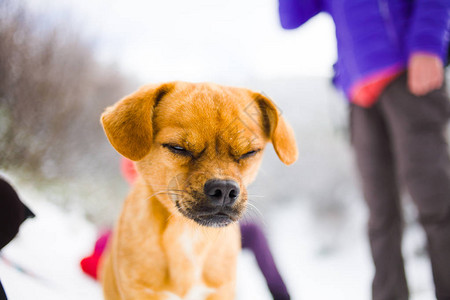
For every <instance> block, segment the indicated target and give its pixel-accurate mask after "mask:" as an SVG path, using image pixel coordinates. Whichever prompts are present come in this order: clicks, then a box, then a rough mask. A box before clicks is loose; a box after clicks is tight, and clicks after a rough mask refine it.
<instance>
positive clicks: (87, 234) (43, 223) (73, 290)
mask: <svg viewBox="0 0 450 300" xmlns="http://www.w3.org/2000/svg"><path fill="white" fill-rule="evenodd" d="M20 195H21V197H22V199H23V200H24V202H26V203H27V205H29V206H30V207H31V208H32V210H33V211H34V212H35V213H36V215H37V217H36V218H35V219H31V220H28V221H26V222H25V223H24V224H23V226H22V228H21V230H20V233H19V235H18V236H17V237H16V238H15V240H13V242H11V243H10V244H9V245H8V246H6V247H5V248H4V250H3V251H2V253H1V254H2V258H1V259H0V279H1V281H2V282H3V285H4V288H5V290H6V293H7V295H8V297H9V299H10V300H26V299H46V300H53V299H58V300H60V299H69V300H70V299H84V300H90V299H92V300H94V299H102V294H101V289H100V286H99V284H98V283H97V282H95V281H94V280H92V279H90V278H88V277H87V276H85V275H84V274H83V273H82V272H81V270H80V268H79V261H80V259H81V258H82V257H83V256H85V255H87V254H89V253H90V251H91V250H92V247H93V245H94V242H95V239H96V235H97V229H96V228H95V226H94V225H93V224H91V223H89V222H88V221H86V220H85V219H84V218H83V217H82V214H81V213H80V212H77V211H71V212H66V211H63V210H61V209H60V208H59V207H57V206H55V205H54V204H50V203H48V202H46V201H43V200H40V199H42V196H39V195H37V194H35V193H26V192H25V193H23V192H21V193H20ZM351 215H352V216H354V217H352V218H351V220H349V221H348V222H347V223H346V227H344V228H341V230H342V231H343V232H344V233H339V232H331V235H330V234H328V235H327V233H326V232H323V233H320V232H321V231H320V230H317V224H318V220H315V219H314V215H313V214H311V212H310V211H309V208H308V205H307V202H305V201H303V202H300V201H299V202H289V203H288V204H285V205H283V206H280V207H279V208H278V209H277V210H273V211H272V212H270V214H269V215H266V216H265V217H266V221H265V223H264V224H265V225H264V226H265V229H266V231H267V234H268V238H269V240H270V243H271V247H272V250H273V252H274V256H275V259H276V261H277V263H278V265H279V267H280V270H281V273H282V275H283V277H284V278H285V280H286V283H287V285H288V288H289V290H290V291H291V295H292V299H294V300H295V299H313V300H316V299H319V300H320V299H334V300H340V299H342V300H351V299H355V300H364V299H370V280H371V276H372V272H373V270H372V265H371V261H370V256H369V250H368V247H367V243H366V240H365V234H364V232H365V231H364V230H365V229H364V219H365V217H364V215H365V212H364V211H363V208H362V207H359V206H358V205H356V206H355V209H354V211H352V213H351ZM318 235H320V236H318ZM422 243H423V234H422V232H421V231H420V229H419V228H417V227H416V226H412V228H411V229H408V230H407V232H406V234H405V257H406V262H407V271H408V278H409V284H410V288H411V292H412V300H431V299H434V296H433V291H432V282H431V274H430V270H429V265H428V261H427V259H426V258H424V257H423V256H420V255H419V256H418V255H415V254H414V253H415V251H417V249H419V248H420V246H421V244H422ZM330 245H331V246H332V247H330ZM330 249H331V250H330ZM19 268H22V269H23V270H19ZM237 299H238V300H244V299H246V300H248V299H258V300H266V299H267V300H268V299H271V297H270V294H269V292H268V290H267V288H266V286H265V283H264V279H263V277H262V275H261V274H260V272H259V270H258V268H257V265H256V262H255V260H254V258H253V256H252V254H251V253H249V252H246V251H244V252H242V254H241V255H240V257H239V266H238V290H237Z"/></svg>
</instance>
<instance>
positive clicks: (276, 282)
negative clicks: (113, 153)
mask: <svg viewBox="0 0 450 300" xmlns="http://www.w3.org/2000/svg"><path fill="white" fill-rule="evenodd" d="M120 170H121V172H122V175H123V177H124V178H125V180H126V181H127V182H128V184H130V186H131V185H133V184H134V182H135V181H136V177H137V176H138V174H137V172H136V169H135V166H134V163H133V162H132V161H131V160H129V159H126V158H122V159H121V161H120ZM240 229H241V239H242V248H243V249H249V250H250V251H252V252H253V254H254V255H255V259H256V262H257V263H258V266H259V268H260V270H261V272H262V273H263V275H264V278H265V280H266V283H267V287H268V288H269V290H270V293H271V294H272V296H273V299H274V300H289V299H291V298H290V295H289V292H288V291H287V288H286V285H285V284H284V282H283V279H282V278H281V275H280V273H279V272H278V269H277V266H276V265H275V261H274V260H273V257H272V253H271V252H270V248H269V244H268V242H267V239H266V237H265V235H264V232H263V231H262V229H261V228H260V227H259V226H258V225H257V224H256V223H251V222H246V221H243V222H241V223H240ZM110 235H111V231H110V230H108V231H106V232H105V233H103V234H101V235H100V237H99V238H98V240H97V242H96V243H95V247H94V251H93V253H92V254H91V255H90V256H88V257H85V258H83V259H82V261H81V268H82V269H83V271H84V272H85V273H86V274H88V275H89V276H91V277H92V278H94V279H98V273H97V268H98V264H99V260H100V258H101V255H102V253H103V251H104V249H105V246H106V244H107V242H108V239H109V237H110Z"/></svg>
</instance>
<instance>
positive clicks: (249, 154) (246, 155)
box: [238, 149, 261, 160]
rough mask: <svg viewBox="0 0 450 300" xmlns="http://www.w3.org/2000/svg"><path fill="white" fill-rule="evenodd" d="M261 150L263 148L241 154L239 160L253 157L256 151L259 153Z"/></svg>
mask: <svg viewBox="0 0 450 300" xmlns="http://www.w3.org/2000/svg"><path fill="white" fill-rule="evenodd" d="M259 151H261V149H256V150H252V151H249V152H247V153H245V154H243V155H241V156H240V157H239V159H238V160H242V159H246V158H249V157H252V156H254V155H256V153H258V152H259Z"/></svg>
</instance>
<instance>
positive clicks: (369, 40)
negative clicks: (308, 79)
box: [279, 0, 450, 300]
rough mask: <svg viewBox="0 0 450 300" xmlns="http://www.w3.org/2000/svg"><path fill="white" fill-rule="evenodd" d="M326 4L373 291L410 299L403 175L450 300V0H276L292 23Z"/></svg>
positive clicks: (286, 23)
mask: <svg viewBox="0 0 450 300" xmlns="http://www.w3.org/2000/svg"><path fill="white" fill-rule="evenodd" d="M322 11H324V12H327V13H329V14H330V15H331V17H332V18H333V20H334V23H335V26H336V37H337V46H338V61H337V63H336V76H335V78H334V82H335V84H336V85H337V86H338V87H340V88H341V89H342V90H343V91H344V93H345V95H346V96H347V98H348V99H349V101H350V103H351V113H350V118H351V120H350V124H351V125H350V127H351V133H352V143H353V146H354V150H355V154H356V162H357V165H358V169H359V172H360V175H361V179H362V187H363V192H364V197H365V200H366V202H367V205H368V207H369V213H370V216H369V223H368V227H369V230H368V231H369V240H370V246H371V252H372V256H373V261H374V264H375V276H374V279H373V285H372V296H373V299H374V300H391V299H392V300H394V299H395V300H404V299H408V288H407V283H406V278H405V271H404V265H403V258H402V254H401V235H402V222H401V206H400V182H401V183H402V184H403V185H404V186H405V188H406V189H407V191H408V192H409V193H410V195H411V197H412V199H413V201H414V203H415V204H416V206H417V208H418V212H419V218H420V222H421V224H422V225H423V227H424V229H425V232H426V235H427V240H428V250H429V255H430V259H431V266H432V271H433V278H434V284H435V289H436V296H437V299H439V300H443V299H446V300H448V299H450V160H449V153H448V144H447V141H446V139H445V129H446V124H447V122H448V119H449V116H450V104H449V98H448V94H447V92H446V89H445V84H444V67H443V66H444V64H445V61H446V58H447V51H448V43H449V24H450V22H449V14H450V1H449V0H377V1H375V0H360V1H355V0H339V1H333V0H279V13H280V19H281V24H282V26H283V28H285V29H293V28H297V27H298V26H300V25H302V24H303V23H305V22H306V21H307V20H309V19H310V18H312V17H313V16H315V15H316V14H317V13H319V12H322ZM397 175H398V176H397ZM397 179H398V180H397Z"/></svg>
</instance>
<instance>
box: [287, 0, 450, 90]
mask: <svg viewBox="0 0 450 300" xmlns="http://www.w3.org/2000/svg"><path fill="white" fill-rule="evenodd" d="M279 5H280V6H279V13H280V20H281V25H282V26H283V28H285V29H294V28H297V27H299V26H300V25H302V24H303V23H305V22H306V21H308V20H309V19H310V18H312V17H313V16H315V15H316V14H318V13H319V12H327V13H329V14H330V15H331V17H332V18H333V20H334V23H335V26H336V38H337V45H338V61H337V63H336V77H335V82H336V84H337V85H338V86H340V87H341V88H342V89H343V90H344V92H345V93H346V94H347V95H348V93H349V90H350V88H351V87H352V85H353V84H354V83H356V82H359V81H360V80H362V79H364V78H366V77H368V76H370V75H372V74H376V72H377V71H380V70H384V69H387V68H389V67H393V66H400V67H402V68H405V66H406V64H407V61H408V58H409V56H410V55H411V53H414V52H427V53H433V54H436V55H437V56H439V57H441V58H442V61H443V62H445V61H446V58H447V50H448V43H449V31H450V0H279Z"/></svg>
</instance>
